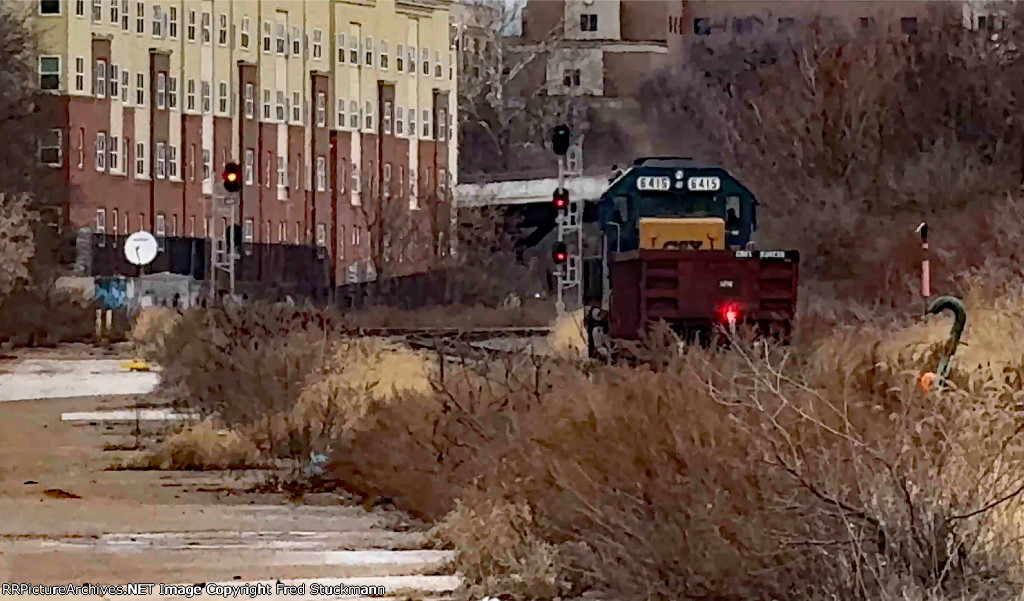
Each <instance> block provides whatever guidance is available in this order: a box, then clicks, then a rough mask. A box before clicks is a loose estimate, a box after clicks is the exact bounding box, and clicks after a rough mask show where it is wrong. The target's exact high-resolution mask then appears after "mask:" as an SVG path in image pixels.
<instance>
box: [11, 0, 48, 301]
mask: <svg viewBox="0 0 1024 601" xmlns="http://www.w3.org/2000/svg"><path fill="white" fill-rule="evenodd" d="M34 7H35V4H33V3H19V2H3V3H0V146H2V147H3V148H7V149H20V150H21V151H19V152H8V153H6V155H5V156H4V160H3V161H2V162H0V263H2V264H3V265H2V267H0V271H2V275H0V296H2V295H3V294H5V293H9V292H10V291H11V287H12V286H22V285H25V284H27V283H29V281H30V280H31V279H32V278H33V277H34V278H36V279H38V278H40V277H44V278H45V277H46V276H48V275H51V273H50V272H51V271H52V268H53V267H55V264H56V259H57V257H56V250H57V240H56V239H55V236H54V234H53V230H51V229H50V228H48V227H46V226H45V225H44V224H43V223H42V222H41V221H40V218H39V216H40V210H41V209H46V208H48V205H51V204H53V200H54V199H52V198H50V194H49V192H50V188H49V186H50V184H51V183H52V182H53V181H54V178H53V174H52V173H51V171H52V170H51V169H49V168H47V167H43V166H41V164H40V158H42V157H40V154H39V153H37V148H39V142H40V141H41V140H42V139H43V137H44V136H49V137H50V138H52V142H53V143H55V144H56V145H57V146H59V144H60V142H61V138H59V137H58V136H57V134H56V133H54V132H51V131H50V130H49V129H48V128H47V124H46V122H45V120H46V118H47V117H48V115H49V114H51V113H52V112H53V110H54V109H55V108H56V107H57V106H58V104H57V102H56V98H53V97H50V96H49V95H47V94H46V93H45V92H44V91H43V90H42V89H41V87H42V86H41V84H47V86H50V85H52V83H53V82H52V81H49V80H47V81H41V79H45V76H43V75H41V72H40V63H39V60H40V59H39V49H38V45H37V41H36V37H35V33H34V32H33V30H32V28H31V23H32V19H33V18H34V15H33V11H34ZM51 77H59V76H58V75H54V76H51ZM51 146H53V144H51ZM46 158H49V159H50V160H51V161H52V160H53V158H52V157H46Z"/></svg>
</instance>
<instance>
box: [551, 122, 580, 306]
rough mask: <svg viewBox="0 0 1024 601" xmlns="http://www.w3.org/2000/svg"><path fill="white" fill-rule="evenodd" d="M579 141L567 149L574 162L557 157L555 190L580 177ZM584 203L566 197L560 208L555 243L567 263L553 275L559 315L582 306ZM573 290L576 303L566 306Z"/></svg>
mask: <svg viewBox="0 0 1024 601" xmlns="http://www.w3.org/2000/svg"><path fill="white" fill-rule="evenodd" d="M580 143H581V141H577V143H576V144H574V145H573V146H572V147H571V148H570V150H569V153H568V154H569V155H570V157H571V158H573V159H574V160H571V161H567V160H566V159H567V157H566V156H559V157H558V187H559V188H560V189H564V188H565V178H566V177H579V176H581V175H583V170H582V168H581V167H582V161H580V160H579V148H580ZM583 202H584V199H583V197H582V196H579V197H577V198H573V195H570V196H569V204H568V206H567V207H566V208H565V209H559V211H558V217H556V224H557V225H558V242H564V243H565V249H566V255H567V258H566V261H565V264H564V265H563V266H562V268H561V269H559V270H558V271H557V272H555V277H556V278H557V281H558V286H557V288H558V297H557V299H556V301H555V309H556V311H557V313H558V314H559V315H563V314H564V313H565V312H566V310H567V309H568V310H569V311H572V310H575V309H579V308H582V307H583ZM573 289H575V292H576V294H575V299H573V300H574V301H575V302H574V303H573V305H572V306H571V307H567V306H566V297H567V296H569V295H570V294H571V293H572V292H573Z"/></svg>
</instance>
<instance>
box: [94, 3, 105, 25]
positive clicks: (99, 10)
mask: <svg viewBox="0 0 1024 601" xmlns="http://www.w3.org/2000/svg"><path fill="white" fill-rule="evenodd" d="M102 20H103V0H92V22H93V23H99V22H100V21H102Z"/></svg>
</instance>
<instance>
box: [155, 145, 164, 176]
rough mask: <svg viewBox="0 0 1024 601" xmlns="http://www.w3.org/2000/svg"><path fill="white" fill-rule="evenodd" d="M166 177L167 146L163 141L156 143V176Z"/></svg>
mask: <svg viewBox="0 0 1024 601" xmlns="http://www.w3.org/2000/svg"><path fill="white" fill-rule="evenodd" d="M165 177H167V146H166V145H164V143H163V142H157V143H156V178H157V179H164V178H165Z"/></svg>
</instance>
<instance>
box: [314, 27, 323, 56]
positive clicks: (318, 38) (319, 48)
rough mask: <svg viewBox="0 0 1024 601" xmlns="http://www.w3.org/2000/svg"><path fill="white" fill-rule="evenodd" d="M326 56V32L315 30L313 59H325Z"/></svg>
mask: <svg viewBox="0 0 1024 601" xmlns="http://www.w3.org/2000/svg"><path fill="white" fill-rule="evenodd" d="M323 55H324V32H323V31H321V30H319V29H314V30H313V58H323Z"/></svg>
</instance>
